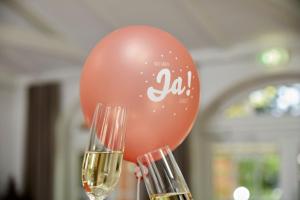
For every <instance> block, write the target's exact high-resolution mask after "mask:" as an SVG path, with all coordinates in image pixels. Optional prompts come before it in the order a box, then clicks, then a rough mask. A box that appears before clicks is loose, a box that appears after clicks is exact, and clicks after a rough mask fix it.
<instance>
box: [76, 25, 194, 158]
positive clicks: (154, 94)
mask: <svg viewBox="0 0 300 200" xmlns="http://www.w3.org/2000/svg"><path fill="white" fill-rule="evenodd" d="M199 92H200V89H199V78H198V73H197V69H196V67H195V64H194V62H193V60H192V58H191V56H190V54H189V52H188V51H187V49H186V48H185V47H184V46H183V45H182V44H181V43H180V42H179V41H178V40H176V38H174V37H173V36H172V35H170V34H169V33H167V32H164V31H161V30H159V29H157V28H153V27H149V26H129V27H126V28H121V29H118V30H116V31H114V32H112V33H110V34H109V35H107V36H106V37H104V38H103V39H102V40H101V41H100V42H99V43H98V44H97V46H96V47H95V48H94V49H93V50H92V52H91V53H90V55H89V56H88V58H87V60H86V63H85V65H84V68H83V71H82V75H81V82H80V98H81V106H82V110H83V112H84V116H85V119H86V122H87V124H89V125H90V123H91V119H92V115H93V112H94V109H95V107H96V104H97V103H98V102H101V103H104V104H110V105H122V106H125V107H127V109H128V116H127V117H128V120H127V131H126V141H125V156H124V158H125V159H126V160H128V161H132V162H136V158H137V156H139V155H141V154H144V153H146V152H149V151H151V150H154V149H157V148H159V147H162V146H165V145H169V146H170V148H171V149H174V148H176V147H177V146H178V145H179V144H180V143H181V142H182V141H183V140H184V139H185V138H186V136H187V135H188V134H189V132H190V131H191V128H192V125H193V123H194V121H195V118H196V115H197V111H198V107H199Z"/></svg>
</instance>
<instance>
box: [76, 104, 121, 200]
mask: <svg viewBox="0 0 300 200" xmlns="http://www.w3.org/2000/svg"><path fill="white" fill-rule="evenodd" d="M125 118H126V109H125V108H123V107H121V106H104V105H102V104H98V105H97V107H96V109H95V112H94V115H93V121H92V125H91V129H90V143H89V145H88V148H87V151H86V152H85V155H84V160H83V164H82V177H81V178H82V185H83V188H84V190H85V192H86V193H87V195H88V197H89V199H91V200H102V199H104V198H106V197H107V196H108V195H109V193H110V192H112V190H113V189H114V188H115V186H116V185H117V183H118V181H119V179H120V174H121V165H122V160H123V152H124V140H125Z"/></svg>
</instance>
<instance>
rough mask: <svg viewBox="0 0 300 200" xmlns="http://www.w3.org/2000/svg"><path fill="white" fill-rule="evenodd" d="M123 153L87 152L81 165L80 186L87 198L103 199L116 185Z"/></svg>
mask: <svg viewBox="0 0 300 200" xmlns="http://www.w3.org/2000/svg"><path fill="white" fill-rule="evenodd" d="M122 160H123V152H121V151H112V152H93V151H87V152H86V153H85V155H84V160H83V165H82V185H83V188H84V189H85V191H86V193H87V194H88V196H90V197H92V198H95V197H105V196H107V195H108V193H110V192H111V190H113V188H114V187H115V186H116V184H117V183H118V180H119V178H120V174H121V164H122Z"/></svg>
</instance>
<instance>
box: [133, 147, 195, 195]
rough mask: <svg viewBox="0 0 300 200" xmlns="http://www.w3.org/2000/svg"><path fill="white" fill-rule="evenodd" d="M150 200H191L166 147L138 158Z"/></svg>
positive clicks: (182, 178) (188, 191)
mask: <svg viewBox="0 0 300 200" xmlns="http://www.w3.org/2000/svg"><path fill="white" fill-rule="evenodd" d="M137 160H138V165H139V167H140V169H141V172H142V175H143V179H144V182H145V185H146V188H147V191H148V194H149V198H150V200H192V199H193V198H192V195H191V193H190V190H189V188H188V186H187V184H186V182H185V180H184V177H183V175H182V173H181V171H180V169H179V167H178V165H177V162H176V160H175V158H174V156H173V154H172V151H171V150H170V148H169V147H168V146H165V147H163V148H160V149H157V150H155V151H152V152H149V153H146V154H144V155H142V156H139V157H138V159H137Z"/></svg>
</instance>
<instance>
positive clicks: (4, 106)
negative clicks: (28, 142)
mask: <svg viewBox="0 0 300 200" xmlns="http://www.w3.org/2000/svg"><path fill="white" fill-rule="evenodd" d="M25 108H26V96H25V89H24V88H23V87H22V86H17V85H15V84H12V83H4V82H0V111H1V112H0V158H1V161H0V193H2V192H3V191H4V190H5V189H6V188H5V186H6V184H7V181H8V179H9V177H12V178H13V179H14V181H15V182H16V185H17V189H18V190H20V189H21V188H22V183H23V175H22V174H23V170H24V169H23V161H24V157H23V155H24V146H25V145H24V144H25V140H24V139H25V137H24V133H25V117H24V115H25Z"/></svg>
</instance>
